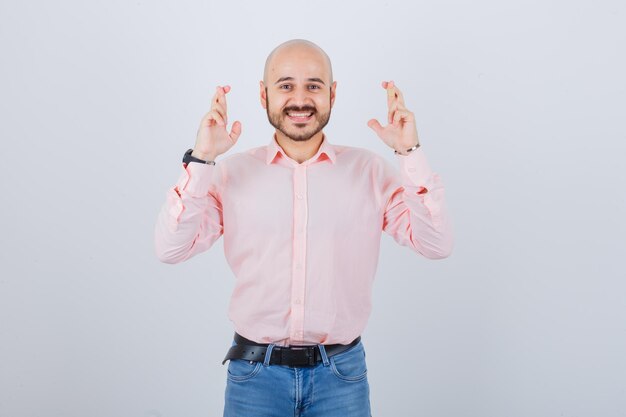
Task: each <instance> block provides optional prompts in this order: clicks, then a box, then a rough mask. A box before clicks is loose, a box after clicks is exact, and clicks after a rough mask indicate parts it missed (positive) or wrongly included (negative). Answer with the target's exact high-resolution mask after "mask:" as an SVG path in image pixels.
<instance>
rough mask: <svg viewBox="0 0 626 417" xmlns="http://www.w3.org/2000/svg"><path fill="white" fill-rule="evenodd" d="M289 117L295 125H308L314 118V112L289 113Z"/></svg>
mask: <svg viewBox="0 0 626 417" xmlns="http://www.w3.org/2000/svg"><path fill="white" fill-rule="evenodd" d="M287 117H289V119H290V120H291V121H293V122H295V123H306V122H308V121H309V120H311V118H312V117H313V112H301V113H297V112H288V113H287Z"/></svg>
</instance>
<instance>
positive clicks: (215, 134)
mask: <svg viewBox="0 0 626 417" xmlns="http://www.w3.org/2000/svg"><path fill="white" fill-rule="evenodd" d="M229 91H230V86H228V85H225V86H224V87H221V86H217V91H216V92H215V95H214V96H213V99H212V101H211V110H210V111H209V112H208V113H207V114H205V115H204V117H203V118H202V120H201V122H200V127H199V128H198V136H197V137H196V144H195V146H194V147H193V152H192V154H191V155H192V156H194V157H196V158H200V159H202V160H205V161H214V160H215V158H216V157H217V156H218V155H221V154H223V153H224V152H226V151H228V150H229V149H230V148H232V147H233V146H234V145H235V143H237V139H238V138H239V135H240V134H241V122H239V121H235V123H233V125H232V127H231V130H230V134H229V133H228V132H227V131H226V124H227V123H228V118H227V114H226V93H228V92H229Z"/></svg>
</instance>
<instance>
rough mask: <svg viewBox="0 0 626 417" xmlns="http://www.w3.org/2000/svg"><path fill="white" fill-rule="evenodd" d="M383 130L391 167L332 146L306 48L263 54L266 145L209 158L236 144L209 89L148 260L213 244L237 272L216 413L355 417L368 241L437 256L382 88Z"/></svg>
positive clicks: (393, 101) (438, 221)
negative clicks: (386, 240)
mask: <svg viewBox="0 0 626 417" xmlns="http://www.w3.org/2000/svg"><path fill="white" fill-rule="evenodd" d="M382 87H383V88H384V89H385V91H386V94H387V104H388V110H389V111H388V120H387V122H388V124H387V125H386V126H384V127H383V126H381V124H380V123H379V122H378V121H377V120H375V119H371V120H369V121H368V126H369V127H370V128H372V129H373V130H374V132H375V133H376V134H377V135H378V136H379V137H380V138H381V139H382V140H383V141H384V143H386V144H387V145H388V146H389V147H390V148H391V149H393V150H394V152H395V153H396V155H397V161H398V166H399V171H396V170H395V169H394V167H393V165H392V164H390V163H389V162H388V161H386V160H385V159H384V158H383V157H381V156H379V155H377V154H375V153H374V152H371V151H369V150H366V149H362V148H357V147H352V146H344V145H336V144H331V143H330V142H329V140H328V138H327V137H326V136H325V134H324V133H323V131H322V129H323V128H324V126H326V124H327V123H328V120H329V118H330V113H331V108H332V106H333V103H334V101H335V93H336V88H337V82H336V81H333V76H332V68H331V62H330V59H329V58H328V56H327V55H326V53H325V52H324V51H323V50H322V49H321V48H320V47H319V46H317V45H315V44H314V43H312V42H309V41H305V40H301V39H294V40H291V41H288V42H285V43H283V44H281V45H279V46H278V47H276V48H275V49H274V50H273V51H272V53H271V54H270V55H269V56H268V58H267V61H266V63H265V71H264V74H263V81H261V82H260V99H261V105H262V106H263V108H265V109H266V111H267V116H268V119H269V122H270V123H271V124H272V126H274V127H275V128H276V132H275V133H274V135H273V137H272V138H271V140H270V142H269V144H268V145H267V146H261V147H256V148H253V149H249V150H247V151H245V152H239V153H231V154H230V155H229V156H227V157H225V158H223V159H222V160H221V161H219V162H215V159H216V158H217V157H218V156H219V155H222V154H224V153H226V152H227V151H228V150H229V149H230V148H231V147H233V146H234V145H235V143H237V141H238V139H239V136H240V134H241V129H242V125H241V123H240V122H239V121H235V122H234V123H233V124H232V127H231V130H230V133H229V132H228V131H227V129H226V126H227V124H228V116H227V105H226V94H227V93H228V92H229V91H230V86H228V85H226V86H223V87H222V86H218V87H217V91H216V92H215V95H214V96H213V99H212V105H211V110H210V111H209V112H208V113H207V114H206V115H205V116H204V117H203V118H202V121H201V124H200V127H199V129H198V134H197V138H196V143H195V145H194V147H193V149H189V150H188V151H187V153H186V154H185V156H184V157H183V163H182V167H181V175H180V177H179V179H178V181H177V183H176V185H175V186H173V187H172V188H170V189H169V190H168V192H167V198H166V201H165V204H164V205H163V207H162V209H161V211H160V213H159V216H158V219H157V223H156V228H155V245H156V252H157V256H158V257H159V259H160V260H161V261H163V262H167V263H178V262H182V261H185V260H186V259H189V258H190V257H192V256H194V255H196V254H198V253H200V252H203V251H206V250H208V249H209V248H210V247H211V246H212V245H213V243H214V242H215V241H216V240H217V239H218V238H219V237H220V236H221V235H224V252H225V255H226V258H227V260H228V263H229V265H230V266H231V268H232V270H233V273H234V274H235V277H236V284H235V289H234V291H233V294H232V298H231V303H230V306H229V318H230V320H231V321H232V322H233V323H234V327H235V336H234V339H233V341H232V344H231V347H230V349H229V350H228V352H227V354H226V357H225V359H224V362H223V363H225V362H226V360H230V362H229V363H228V371H227V384H226V392H225V407H224V416H225V417H228V416H246V417H257V416H258V417H260V416H267V417H269V416H272V417H276V416H285V417H286V416H293V415H294V412H295V413H296V414H295V415H300V413H304V412H306V415H307V416H311V417H314V416H320V417H321V416H324V417H332V416H341V417H368V416H370V415H371V411H370V401H369V384H368V380H367V366H366V363H365V350H364V347H363V343H362V342H361V339H360V334H361V332H362V331H363V329H364V328H365V326H366V323H367V320H368V317H369V314H370V311H371V287H372V282H373V279H374V274H375V270H376V266H377V262H378V252H379V246H380V237H381V232H382V231H385V232H387V233H389V234H390V235H391V236H393V238H394V239H395V240H396V241H397V242H398V243H399V244H400V245H403V246H407V247H409V248H411V249H412V250H413V251H415V252H416V253H418V254H421V255H422V256H424V257H426V258H430V259H441V258H445V257H447V256H449V255H450V253H451V251H452V247H453V236H452V227H451V222H450V219H449V216H448V213H447V209H446V202H445V195H444V187H443V183H442V181H441V178H440V177H439V176H438V175H437V174H436V173H434V172H432V171H431V169H430V167H429V165H428V162H427V160H426V157H425V155H424V152H423V150H422V148H421V147H420V143H419V140H418V135H417V129H416V126H415V118H414V115H413V113H412V112H410V111H409V110H408V109H407V108H406V107H405V105H404V99H403V97H402V93H401V92H400V90H399V89H398V87H397V86H395V85H394V83H393V81H389V82H385V81H383V82H382Z"/></svg>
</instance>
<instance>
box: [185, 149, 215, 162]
mask: <svg viewBox="0 0 626 417" xmlns="http://www.w3.org/2000/svg"><path fill="white" fill-rule="evenodd" d="M191 156H193V157H194V158H198V159H202V160H203V161H215V158H217V155H216V154H214V153H204V152H198V151H197V150H195V149H194V150H193V152H191Z"/></svg>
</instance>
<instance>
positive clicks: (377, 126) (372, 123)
mask: <svg viewBox="0 0 626 417" xmlns="http://www.w3.org/2000/svg"><path fill="white" fill-rule="evenodd" d="M367 125H368V126H369V127H370V128H372V130H373V131H374V132H376V134H377V135H378V136H380V134H381V132H382V130H383V127H382V126H381V125H380V123H378V120H376V119H370V120H369V121H368V122H367Z"/></svg>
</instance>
